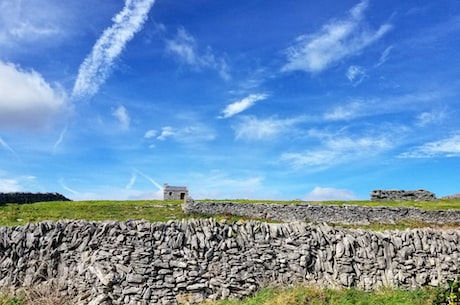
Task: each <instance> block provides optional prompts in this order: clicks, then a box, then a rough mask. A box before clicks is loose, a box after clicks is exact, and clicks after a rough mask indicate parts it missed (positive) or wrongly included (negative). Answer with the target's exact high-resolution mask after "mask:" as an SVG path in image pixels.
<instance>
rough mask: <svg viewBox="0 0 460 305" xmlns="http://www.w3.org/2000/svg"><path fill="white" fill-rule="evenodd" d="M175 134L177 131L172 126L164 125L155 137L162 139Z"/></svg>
mask: <svg viewBox="0 0 460 305" xmlns="http://www.w3.org/2000/svg"><path fill="white" fill-rule="evenodd" d="M176 134H177V131H175V130H174V128H172V127H171V126H165V127H163V128H161V133H160V135H159V136H158V137H157V139H158V140H161V141H163V140H166V139H167V138H169V137H171V136H175V135H176Z"/></svg>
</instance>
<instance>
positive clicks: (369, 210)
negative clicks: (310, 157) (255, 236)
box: [182, 200, 460, 224]
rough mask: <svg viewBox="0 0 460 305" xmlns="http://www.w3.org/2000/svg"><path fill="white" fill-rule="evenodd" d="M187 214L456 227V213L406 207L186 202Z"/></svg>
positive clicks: (458, 221) (459, 213) (459, 218)
mask: <svg viewBox="0 0 460 305" xmlns="http://www.w3.org/2000/svg"><path fill="white" fill-rule="evenodd" d="M182 208H183V210H184V212H185V213H187V214H194V213H196V214H204V215H209V216H212V215H235V216H242V217H248V218H254V219H268V220H276V221H283V222H289V221H302V222H313V223H323V222H326V223H336V224H369V223H373V222H377V223H394V222H397V221H400V220H408V219H411V220H420V221H423V222H428V223H439V224H443V223H453V224H460V210H443V211H437V210H422V209H417V208H406V207H366V206H358V205H323V204H271V203H270V204H267V203H257V204H245V203H235V202H210V201H208V202H204V201H193V200H187V201H186V202H185V204H184V205H183V206H182Z"/></svg>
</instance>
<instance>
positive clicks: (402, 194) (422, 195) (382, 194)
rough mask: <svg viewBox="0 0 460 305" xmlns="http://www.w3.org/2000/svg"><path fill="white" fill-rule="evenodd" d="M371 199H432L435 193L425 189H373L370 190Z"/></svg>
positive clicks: (434, 198)
mask: <svg viewBox="0 0 460 305" xmlns="http://www.w3.org/2000/svg"><path fill="white" fill-rule="evenodd" d="M371 200H372V201H434V200H436V195H435V194H434V193H432V192H429V191H427V190H415V191H404V190H374V191H372V192H371Z"/></svg>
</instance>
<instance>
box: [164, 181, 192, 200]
mask: <svg viewBox="0 0 460 305" xmlns="http://www.w3.org/2000/svg"><path fill="white" fill-rule="evenodd" d="M163 194H164V196H163V200H184V199H185V198H186V197H187V196H188V188H187V187H186V186H170V185H168V184H167V183H165V184H164V185H163Z"/></svg>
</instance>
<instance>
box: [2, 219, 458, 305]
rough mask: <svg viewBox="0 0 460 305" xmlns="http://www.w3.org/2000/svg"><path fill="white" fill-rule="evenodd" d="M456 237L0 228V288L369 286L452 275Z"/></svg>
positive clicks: (170, 293)
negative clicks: (298, 284) (291, 284)
mask: <svg viewBox="0 0 460 305" xmlns="http://www.w3.org/2000/svg"><path fill="white" fill-rule="evenodd" d="M459 268H460V232H459V231H458V230H442V231H441V230H434V229H417V230H406V231H386V232H369V231H364V230H351V229H343V228H334V227H329V226H325V225H321V226H315V225H309V224H305V223H289V224H267V223H263V222H257V221H250V222H241V223H231V224H230V223H229V224H227V223H220V222H216V221H215V220H212V219H207V220H183V221H181V222H178V221H171V222H168V223H149V222H146V221H127V222H114V221H111V222H87V221H59V222H41V223H38V224H28V225H26V226H19V227H3V228H0V288H4V287H10V288H18V287H23V286H26V287H27V286H30V285H35V286H43V289H46V286H54V287H58V288H59V291H60V293H61V294H63V295H67V296H68V297H70V298H71V299H72V300H73V301H74V303H76V304H85V305H86V304H90V305H101V304H106V305H108V304H178V303H184V304H192V303H195V302H198V301H202V300H204V299H221V298H228V297H243V296H247V295H250V294H252V293H254V292H255V291H256V290H257V289H259V288H260V287H263V286H266V285H268V284H270V285H274V284H279V285H281V284H283V285H284V284H289V283H300V282H309V283H314V284H317V285H324V286H326V285H327V286H329V287H331V286H338V287H350V286H354V287H358V288H363V289H374V288H377V287H381V286H389V287H393V286H397V287H408V288H411V287H422V286H425V285H438V284H440V283H444V282H446V281H447V280H448V279H453V278H456V277H457V276H458V275H459V274H460V271H459Z"/></svg>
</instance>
